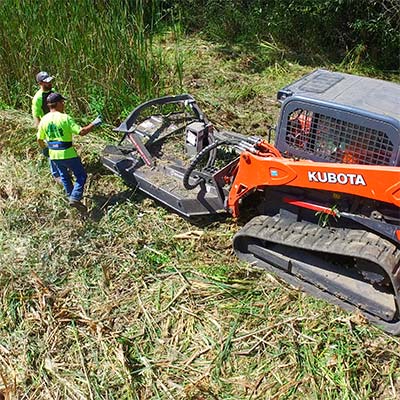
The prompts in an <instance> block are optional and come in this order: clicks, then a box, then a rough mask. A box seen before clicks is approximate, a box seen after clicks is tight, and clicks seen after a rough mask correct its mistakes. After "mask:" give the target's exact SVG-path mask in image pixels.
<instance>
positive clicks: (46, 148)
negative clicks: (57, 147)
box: [42, 147, 49, 158]
mask: <svg viewBox="0 0 400 400" xmlns="http://www.w3.org/2000/svg"><path fill="white" fill-rule="evenodd" d="M42 154H43V155H44V156H45V157H46V158H49V148H48V147H43V148H42Z"/></svg>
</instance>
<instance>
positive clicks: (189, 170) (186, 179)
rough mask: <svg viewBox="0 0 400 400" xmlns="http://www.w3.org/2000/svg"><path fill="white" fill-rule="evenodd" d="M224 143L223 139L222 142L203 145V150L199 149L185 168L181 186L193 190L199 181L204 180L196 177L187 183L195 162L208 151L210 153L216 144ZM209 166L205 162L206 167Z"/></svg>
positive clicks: (195, 164)
mask: <svg viewBox="0 0 400 400" xmlns="http://www.w3.org/2000/svg"><path fill="white" fill-rule="evenodd" d="M223 144H225V142H224V141H222V142H214V143H211V144H209V145H208V146H206V147H204V149H203V150H201V151H200V152H199V153H198V154H197V155H196V157H195V158H194V159H193V161H192V162H191V163H190V165H189V167H188V168H187V170H186V172H185V175H183V186H184V187H185V189H187V190H193V189H194V188H195V187H197V186H198V185H199V184H200V183H201V182H204V178H203V177H197V179H196V181H195V182H194V183H189V178H190V175H191V174H192V172H193V171H194V170H195V168H196V166H197V164H198V163H199V162H200V161H201V160H202V159H203V158H204V157H205V156H206V155H208V154H209V153H211V152H212V151H213V150H215V149H216V148H217V147H218V146H221V145H223ZM209 166H210V163H207V167H209Z"/></svg>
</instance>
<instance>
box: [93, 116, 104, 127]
mask: <svg viewBox="0 0 400 400" xmlns="http://www.w3.org/2000/svg"><path fill="white" fill-rule="evenodd" d="M91 123H92V125H93V126H100V125H101V124H102V123H103V120H102V119H101V115H98V116H97V118H96V119H94V120H93V121H92V122H91Z"/></svg>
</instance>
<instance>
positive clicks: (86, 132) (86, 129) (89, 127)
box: [79, 123, 95, 136]
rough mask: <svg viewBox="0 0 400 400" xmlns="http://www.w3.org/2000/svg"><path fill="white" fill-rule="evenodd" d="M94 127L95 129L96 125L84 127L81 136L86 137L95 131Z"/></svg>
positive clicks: (80, 132)
mask: <svg viewBox="0 0 400 400" xmlns="http://www.w3.org/2000/svg"><path fill="white" fill-rule="evenodd" d="M94 127H95V125H93V124H92V123H90V124H89V125H86V126H84V127H83V128H81V130H80V131H79V136H85V135H87V134H88V133H89V132H90V131H92V130H93V128H94Z"/></svg>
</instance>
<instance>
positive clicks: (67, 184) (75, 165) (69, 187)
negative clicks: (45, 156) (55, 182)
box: [52, 157, 87, 200]
mask: <svg viewBox="0 0 400 400" xmlns="http://www.w3.org/2000/svg"><path fill="white" fill-rule="evenodd" d="M52 161H53V162H54V163H55V165H56V166H57V168H58V171H59V173H60V177H61V182H62V184H63V185H64V189H65V192H66V193H67V196H68V197H69V198H70V200H81V199H82V197H83V189H84V186H85V183H86V178H87V174H86V171H85V168H84V166H83V164H82V162H81V159H80V158H79V157H75V158H68V159H66V160H52ZM69 171H72V173H73V174H74V176H75V184H74V185H73V184H72V181H71V177H70V175H69Z"/></svg>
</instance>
